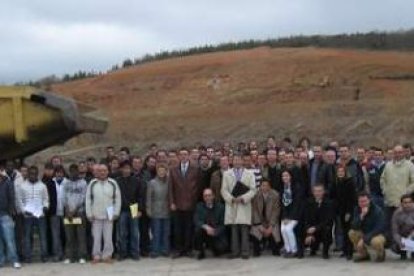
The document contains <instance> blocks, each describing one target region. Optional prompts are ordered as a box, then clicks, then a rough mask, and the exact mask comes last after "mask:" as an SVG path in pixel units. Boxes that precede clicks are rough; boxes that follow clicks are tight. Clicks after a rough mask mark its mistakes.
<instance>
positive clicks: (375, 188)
mask: <svg viewBox="0 0 414 276" xmlns="http://www.w3.org/2000/svg"><path fill="white" fill-rule="evenodd" d="M384 168H385V162H384V163H383V164H382V165H381V166H379V167H375V166H374V165H372V166H370V168H369V170H368V176H369V183H368V185H369V191H370V193H371V195H373V196H380V197H383V196H384V195H383V194H382V189H381V184H380V179H381V175H382V173H383V171H384Z"/></svg>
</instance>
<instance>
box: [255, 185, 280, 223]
mask: <svg viewBox="0 0 414 276" xmlns="http://www.w3.org/2000/svg"><path fill="white" fill-rule="evenodd" d="M264 201H265V199H264V197H263V194H262V192H258V193H257V194H256V196H255V197H254V199H253V201H252V205H253V209H252V225H258V224H260V225H263V224H267V225H269V224H270V225H278V224H279V219H280V197H279V193H278V192H276V191H275V190H270V191H269V193H268V194H267V198H266V217H265V218H264V217H263V208H264Z"/></svg>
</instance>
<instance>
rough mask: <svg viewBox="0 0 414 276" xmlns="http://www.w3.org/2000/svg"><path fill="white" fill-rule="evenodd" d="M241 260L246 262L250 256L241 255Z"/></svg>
mask: <svg viewBox="0 0 414 276" xmlns="http://www.w3.org/2000/svg"><path fill="white" fill-rule="evenodd" d="M241 258H242V259H243V260H248V259H249V258H250V256H249V255H242V256H241Z"/></svg>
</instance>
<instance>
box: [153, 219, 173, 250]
mask: <svg viewBox="0 0 414 276" xmlns="http://www.w3.org/2000/svg"><path fill="white" fill-rule="evenodd" d="M151 230H152V243H151V252H152V253H153V254H155V255H159V254H168V253H169V252H170V219H169V218H164V219H162V218H153V219H151Z"/></svg>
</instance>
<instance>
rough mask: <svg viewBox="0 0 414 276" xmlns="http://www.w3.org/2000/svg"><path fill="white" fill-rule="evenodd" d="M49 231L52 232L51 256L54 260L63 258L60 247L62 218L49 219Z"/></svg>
mask: <svg viewBox="0 0 414 276" xmlns="http://www.w3.org/2000/svg"><path fill="white" fill-rule="evenodd" d="M49 224H50V230H51V232H52V245H53V250H52V251H53V256H54V257H55V258H59V259H61V258H63V248H62V247H63V246H62V235H61V233H62V224H63V218H62V217H60V216H51V217H50V221H49Z"/></svg>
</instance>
